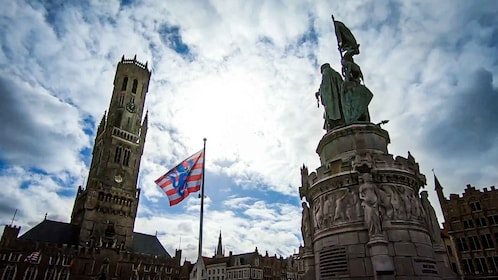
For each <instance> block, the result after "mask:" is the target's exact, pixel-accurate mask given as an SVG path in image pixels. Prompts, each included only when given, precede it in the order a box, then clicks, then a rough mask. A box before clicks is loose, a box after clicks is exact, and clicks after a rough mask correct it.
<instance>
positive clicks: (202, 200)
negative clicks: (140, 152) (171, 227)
mask: <svg viewBox="0 0 498 280" xmlns="http://www.w3.org/2000/svg"><path fill="white" fill-rule="evenodd" d="M202 140H203V141H204V147H203V151H202V152H203V154H204V162H203V163H202V179H201V180H202V181H201V213H200V224H199V252H198V253H197V254H198V255H197V264H198V266H197V269H198V271H197V279H199V280H200V279H201V274H202V267H200V266H199V264H200V263H201V262H202V263H203V261H202V219H203V216H204V167H205V166H206V138H204V139H202Z"/></svg>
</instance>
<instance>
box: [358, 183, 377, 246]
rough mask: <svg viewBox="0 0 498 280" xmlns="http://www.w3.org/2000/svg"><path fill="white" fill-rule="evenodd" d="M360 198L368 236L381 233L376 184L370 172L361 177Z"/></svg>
mask: <svg viewBox="0 0 498 280" xmlns="http://www.w3.org/2000/svg"><path fill="white" fill-rule="evenodd" d="M360 182H361V185H360V199H361V201H362V202H361V205H362V206H363V210H364V215H365V216H364V220H365V225H366V226H367V229H368V233H369V235H370V237H373V236H375V235H379V234H382V222H381V217H380V211H379V201H378V197H377V190H376V188H377V187H376V186H375V184H374V183H373V181H372V176H371V175H370V174H364V175H362V177H361V180H360Z"/></svg>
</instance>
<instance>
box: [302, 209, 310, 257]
mask: <svg viewBox="0 0 498 280" xmlns="http://www.w3.org/2000/svg"><path fill="white" fill-rule="evenodd" d="M302 206H303V212H302V220H301V234H302V235H303V242H304V248H306V249H311V248H312V244H311V243H312V241H311V240H312V231H311V227H312V225H311V219H310V208H309V207H308V204H307V203H306V202H303V203H302Z"/></svg>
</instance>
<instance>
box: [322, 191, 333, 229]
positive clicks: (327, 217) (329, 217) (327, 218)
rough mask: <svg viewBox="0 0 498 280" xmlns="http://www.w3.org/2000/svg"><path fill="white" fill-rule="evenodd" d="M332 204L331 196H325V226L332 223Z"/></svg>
mask: <svg viewBox="0 0 498 280" xmlns="http://www.w3.org/2000/svg"><path fill="white" fill-rule="evenodd" d="M331 208H332V202H331V201H330V196H325V201H324V202H323V221H324V224H325V226H329V225H330V224H331V223H332V213H331V212H332V209H331Z"/></svg>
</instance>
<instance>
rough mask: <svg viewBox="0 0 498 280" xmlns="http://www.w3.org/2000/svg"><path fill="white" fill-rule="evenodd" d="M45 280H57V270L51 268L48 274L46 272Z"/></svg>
mask: <svg viewBox="0 0 498 280" xmlns="http://www.w3.org/2000/svg"><path fill="white" fill-rule="evenodd" d="M45 280H57V269H56V268H49V269H47V272H45Z"/></svg>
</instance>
